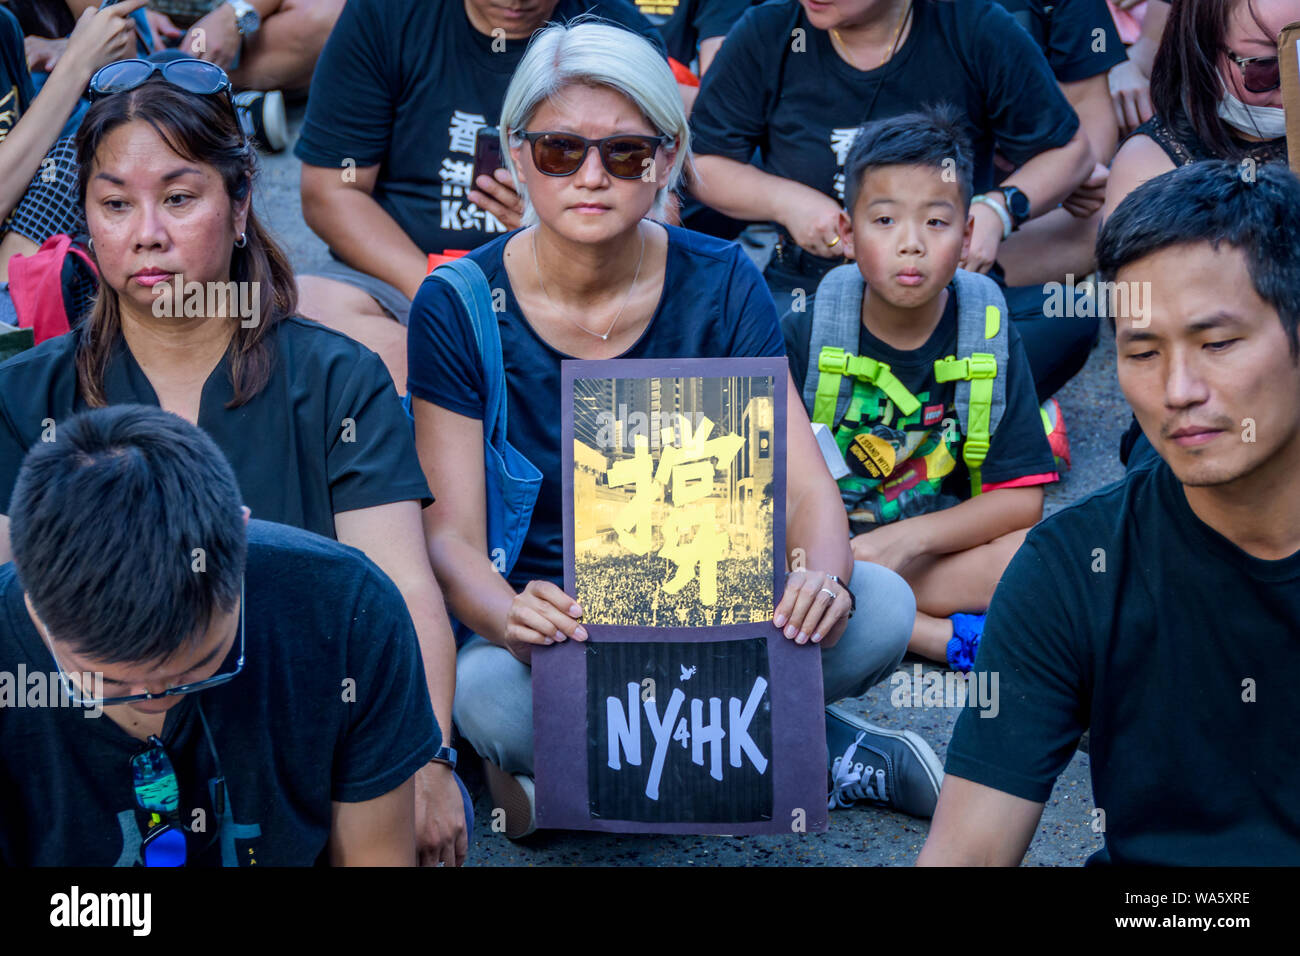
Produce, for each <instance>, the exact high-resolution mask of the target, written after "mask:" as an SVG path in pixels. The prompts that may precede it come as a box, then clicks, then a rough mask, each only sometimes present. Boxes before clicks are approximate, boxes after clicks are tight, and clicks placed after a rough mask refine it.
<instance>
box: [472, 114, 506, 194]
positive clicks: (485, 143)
mask: <svg viewBox="0 0 1300 956" xmlns="http://www.w3.org/2000/svg"><path fill="white" fill-rule="evenodd" d="M504 165H505V163H504V162H502V160H501V134H500V132H499V131H498V130H497V128H496V127H495V126H483V127H480V128H479V131H478V132H477V133H476V134H475V135H474V175H473V177H472V178H471V179H470V188H471V189H476V188H478V187H477V186H476V185H475V184H476V183H477V182H478V178H479V177H480V176H489V177H490V176H491V175H492V174H493V173H494V172H496V171H497V170H498V169H500V168H501V167H502V166H504Z"/></svg>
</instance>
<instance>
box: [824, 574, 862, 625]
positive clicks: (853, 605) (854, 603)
mask: <svg viewBox="0 0 1300 956" xmlns="http://www.w3.org/2000/svg"><path fill="white" fill-rule="evenodd" d="M826 576H827V577H828V578H830V579H831V580H832V581H834V582H835V583H836V584H838V585H839V586H840V587H842V588H843V589H844V593H845V594H847V595H848V596H849V617H852V616H853V612H854V611H856V610H857V609H858V599H857V598H856V597H854V596H853V589H852V588H851V587H849V586H848V585H847V584H845V583H844V582H843V581H841V580H840V579H839V577H838V576H837V575H834V574H828V575H826Z"/></svg>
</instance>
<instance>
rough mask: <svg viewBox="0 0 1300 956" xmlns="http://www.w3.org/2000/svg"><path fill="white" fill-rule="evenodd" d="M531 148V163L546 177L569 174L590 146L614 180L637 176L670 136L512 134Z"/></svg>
mask: <svg viewBox="0 0 1300 956" xmlns="http://www.w3.org/2000/svg"><path fill="white" fill-rule="evenodd" d="M515 135H516V136H518V137H519V138H520V139H526V140H527V141H528V144H529V145H530V146H531V147H532V151H533V165H534V166H536V167H537V171H538V172H540V173H545V174H546V175H547V176H572V175H573V174H574V173H576V172H577V171H578V170H579V169H580V168H581V167H582V164H583V163H584V162H586V161H587V151H588V150H589V149H591V148H592V147H593V146H594V147H596V151H597V152H598V153H599V154H600V162H601V164H602V165H603V166H604V167H605V171H606V172H608V173H609V174H610V175H611V176H613V177H614V178H615V179H641V178H642V177H643V176H645V174H646V170H647V169H649V168H650V166H651V164H652V163H653V162H654V155H655V150H657V149H658V148H659V147H660V146H663V145H666V144H668V143H671V142H672V141H673V138H672V137H671V136H640V135H637V134H633V133H624V134H621V135H618V136H606V137H604V138H603V139H586V138H585V137H582V136H579V135H577V134H576V133H559V132H536V133H524V132H519V133H516V134H515Z"/></svg>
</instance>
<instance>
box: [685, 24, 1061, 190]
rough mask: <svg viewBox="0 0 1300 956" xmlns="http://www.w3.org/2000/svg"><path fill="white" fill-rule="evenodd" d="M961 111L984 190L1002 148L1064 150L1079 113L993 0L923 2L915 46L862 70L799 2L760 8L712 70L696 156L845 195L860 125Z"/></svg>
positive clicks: (1006, 151) (694, 126)
mask: <svg viewBox="0 0 1300 956" xmlns="http://www.w3.org/2000/svg"><path fill="white" fill-rule="evenodd" d="M937 103H949V104H951V105H952V106H954V107H955V108H956V111H957V113H958V115H959V116H960V117H961V119H962V121H963V125H964V126H965V129H966V133H967V135H968V136H969V137H970V140H971V145H972V148H973V151H974V161H975V174H974V185H975V191H976V192H977V193H979V192H984V191H986V190H988V189H991V188H992V187H993V185H994V168H993V147H994V143H995V142H996V144H997V148H998V151H999V152H1000V153H1001V154H1002V155H1003V156H1005V157H1006V158H1007V159H1009V160H1010V161H1011V162H1012V163H1014V164H1015V165H1016V166H1020V165H1022V164H1023V163H1025V162H1026V161H1028V160H1030V159H1032V158H1033V157H1034V156H1037V155H1038V154H1039V153H1041V152H1044V151H1045V150H1049V149H1055V148H1058V147H1061V146H1064V145H1065V144H1066V143H1067V142H1069V141H1070V139H1071V137H1073V136H1074V133H1075V131H1076V130H1077V129H1078V128H1079V118H1078V116H1076V115H1075V112H1074V110H1073V109H1072V108H1071V107H1070V104H1069V102H1068V101H1067V100H1066V99H1065V95H1064V94H1063V93H1062V92H1061V90H1060V88H1059V87H1058V86H1057V85H1056V79H1055V78H1054V77H1053V76H1052V71H1051V70H1050V69H1049V68H1048V65H1047V61H1046V60H1045V59H1044V58H1043V54H1042V51H1041V50H1039V48H1038V46H1037V45H1036V44H1035V43H1034V41H1033V40H1032V39H1031V38H1030V36H1029V34H1028V33H1026V32H1025V31H1024V30H1023V29H1021V27H1020V26H1019V25H1018V24H1017V23H1016V21H1015V20H1014V19H1013V18H1012V16H1011V14H1009V13H1007V11H1006V10H1004V9H1003V8H1002V7H1001V6H999V5H997V4H996V3H992V2H990V0H959V2H949V0H916V2H915V14H914V16H913V24H912V27H911V30H910V32H909V34H908V37H907V39H906V41H905V42H904V43H903V44H902V45H901V46H900V47H899V49H898V52H897V53H895V54H894V56H893V57H892V58H891V59H890V60H889V62H888V63H886V64H885V65H884V66H883V67H880V68H879V69H873V70H867V71H862V70H857V69H854V68H853V67H852V66H850V65H849V64H848V63H846V62H844V60H842V59H841V58H840V56H839V55H838V54H837V53H836V52H835V49H834V47H833V46H832V45H831V38H830V34H829V33H827V32H826V31H824V30H818V29H816V28H815V27H813V26H812V24H811V23H809V22H808V18H807V16H806V15H805V13H804V12H803V8H802V7H801V6H800V5H799V4H798V3H796V2H795V0H769V2H768V3H764V4H763V5H762V6H758V7H754V8H753V9H751V10H749V11H748V12H747V13H746V14H745V15H744V16H743V17H741V19H740V22H739V23H737V24H736V26H735V28H733V29H732V31H731V32H730V33H729V34H728V35H727V40H726V42H725V43H723V44H722V49H721V50H720V51H719V52H718V55H717V57H716V58H715V59H714V61H713V65H712V66H710V67H709V71H708V72H707V73H705V74H704V79H703V81H702V82H701V85H700V94H699V97H698V98H697V99H696V101H695V106H694V108H693V109H692V111H691V132H692V135H693V137H694V141H693V148H694V151H695V152H696V153H697V154H698V155H701V156H708V155H715V156H724V157H726V158H728V159H733V160H735V161H736V162H741V163H748V162H750V161H751V158H752V157H753V155H754V151H755V150H757V151H758V154H759V155H758V164H759V166H760V167H761V168H762V169H764V170H765V171H767V172H769V173H772V174H773V175H776V176H780V177H781V178H782V179H789V180H793V181H795V182H799V183H803V184H804V185H806V186H811V187H812V188H813V189H816V190H818V191H819V192H822V193H825V194H826V195H827V196H830V197H832V198H833V199H835V200H837V201H839V202H843V199H844V163H845V160H846V159H847V158H848V152H849V148H850V147H851V146H852V144H853V138H854V135H855V133H856V131H857V129H858V127H859V126H861V125H862V124H863V123H864V122H866V121H868V120H873V119H882V118H885V117H889V116H897V115H898V114H900V113H907V112H911V111H913V110H917V109H920V108H921V107H922V106H926V105H932V104H937Z"/></svg>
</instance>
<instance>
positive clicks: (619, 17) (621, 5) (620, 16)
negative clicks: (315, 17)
mask: <svg viewBox="0 0 1300 956" xmlns="http://www.w3.org/2000/svg"><path fill="white" fill-rule="evenodd" d="M349 2H351V0H349ZM587 12H588V13H590V14H592V15H593V16H597V17H602V18H604V19H606V20H612V21H613V22H614V23H617V24H618V25H619V26H622V27H626V28H627V29H629V30H631V31H632V32H633V33H636V34H639V35H640V36H643V37H645V39H647V40H649V41H650V43H651V45H652V46H654V48H655V49H656V50H658V51H659V52H660V53H661V54H663V56H664V57H665V58H667V56H668V51H667V50H666V49H665V48H664V38H663V37H662V36H660V35H659V31H658V30H657V29H656V28H655V25H654V24H653V23H651V22H650V21H649V20H647V19H646V18H645V17H644V16H643V15H642V13H641V11H640V10H638V9H637V8H636V6H635V4H633V3H631V2H629V0H600V2H599V3H593V4H592V5H591V6H590V7H589V8H588V10H587Z"/></svg>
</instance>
